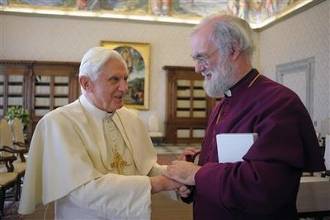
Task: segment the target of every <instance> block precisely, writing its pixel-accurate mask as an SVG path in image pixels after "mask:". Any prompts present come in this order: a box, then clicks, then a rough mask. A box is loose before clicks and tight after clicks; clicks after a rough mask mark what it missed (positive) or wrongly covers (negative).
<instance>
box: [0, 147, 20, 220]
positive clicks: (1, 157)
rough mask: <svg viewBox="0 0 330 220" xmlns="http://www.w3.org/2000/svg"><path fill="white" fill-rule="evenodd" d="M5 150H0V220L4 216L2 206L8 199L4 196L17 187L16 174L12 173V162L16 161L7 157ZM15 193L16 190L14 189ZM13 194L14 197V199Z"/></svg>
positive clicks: (10, 156)
mask: <svg viewBox="0 0 330 220" xmlns="http://www.w3.org/2000/svg"><path fill="white" fill-rule="evenodd" d="M8 153H9V154H10V152H8V151H7V150H5V149H0V219H1V216H3V215H4V205H5V200H6V198H8V197H10V196H8V195H6V193H7V190H9V189H11V188H12V189H15V186H16V187H17V178H18V174H17V173H15V172H13V171H14V166H13V162H14V161H15V160H16V159H17V158H16V157H15V156H13V155H9V156H8ZM16 192H17V188H16ZM16 194H17V193H15V197H16Z"/></svg>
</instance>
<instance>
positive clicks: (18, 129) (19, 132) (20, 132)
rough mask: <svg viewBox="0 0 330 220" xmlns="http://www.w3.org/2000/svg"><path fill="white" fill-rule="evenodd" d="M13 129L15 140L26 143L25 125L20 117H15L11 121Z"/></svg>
mask: <svg viewBox="0 0 330 220" xmlns="http://www.w3.org/2000/svg"><path fill="white" fill-rule="evenodd" d="M11 131H12V134H13V140H14V142H21V143H25V138H24V126H23V123H22V121H21V120H20V119H18V118H14V120H13V121H12V123H11Z"/></svg>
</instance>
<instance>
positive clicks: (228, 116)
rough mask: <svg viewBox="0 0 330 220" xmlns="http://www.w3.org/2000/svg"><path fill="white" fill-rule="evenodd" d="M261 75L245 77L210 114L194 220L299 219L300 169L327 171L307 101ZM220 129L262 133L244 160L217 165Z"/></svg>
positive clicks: (222, 131) (225, 131) (200, 162)
mask: <svg viewBox="0 0 330 220" xmlns="http://www.w3.org/2000/svg"><path fill="white" fill-rule="evenodd" d="M258 74H259V73H258V72H257V70H255V69H253V70H251V71H250V72H249V73H248V74H247V75H246V76H244V78H243V79H241V80H240V81H239V82H238V83H237V84H235V85H234V86H233V87H232V88H231V89H230V91H231V94H232V95H231V96H230V97H227V96H226V97H224V99H223V100H222V101H221V102H220V103H219V104H218V105H217V106H216V107H215V109H214V110H213V112H212V114H211V116H210V119H209V123H208V128H207V131H206V136H205V138H204V141H203V144H202V151H201V155H200V160H199V164H200V165H202V168H201V169H200V170H199V171H198V172H197V174H196V176H195V182H196V186H195V190H194V193H193V194H194V195H193V201H194V219H195V220H213V219H214V220H234V219H235V220H239V219H244V220H249V219H251V220H259V219H260V220H261V219H262V220H272V219H274V220H275V219H276V220H279V219H280V220H286V219H287V220H289V219H290V220H292V219H297V210H296V197H297V192H298V188H299V180H300V176H301V174H302V171H320V170H324V169H325V167H324V160H323V159H322V157H321V154H320V152H319V147H318V140H317V137H316V135H315V131H314V128H313V125H312V121H311V119H310V116H309V114H308V112H307V110H306V108H305V107H304V105H303V103H302V102H301V101H300V99H299V98H298V96H297V95H296V94H295V93H294V92H293V91H291V90H290V89H288V88H286V87H284V86H282V85H280V84H278V83H276V82H274V81H272V80H270V79H268V78H266V77H265V76H262V75H259V76H258ZM219 114H221V115H220V117H219V120H218V116H219ZM220 133H257V134H258V137H257V140H256V141H255V142H254V144H253V145H252V146H251V148H250V149H249V151H248V152H247V153H246V154H245V155H244V157H243V161H242V162H235V163H219V162H218V153H217V146H216V137H215V136H216V134H220ZM220 147H221V146H220ZM220 157H221V155H220Z"/></svg>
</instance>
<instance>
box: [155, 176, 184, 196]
mask: <svg viewBox="0 0 330 220" xmlns="http://www.w3.org/2000/svg"><path fill="white" fill-rule="evenodd" d="M150 183H151V193H152V194H154V193H158V192H161V191H169V190H178V189H179V188H181V190H182V191H184V189H183V188H184V187H186V186H185V185H183V184H181V183H178V182H176V181H175V180H172V179H170V178H168V177H166V176H163V175H160V176H152V177H150ZM182 187H183V188H182Z"/></svg>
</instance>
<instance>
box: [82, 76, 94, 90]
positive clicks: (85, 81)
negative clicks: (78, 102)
mask: <svg viewBox="0 0 330 220" xmlns="http://www.w3.org/2000/svg"><path fill="white" fill-rule="evenodd" d="M79 83H80V86H81V87H82V88H83V89H84V90H85V91H87V92H90V91H92V89H93V82H92V80H91V79H90V78H89V77H88V76H80V77H79Z"/></svg>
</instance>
